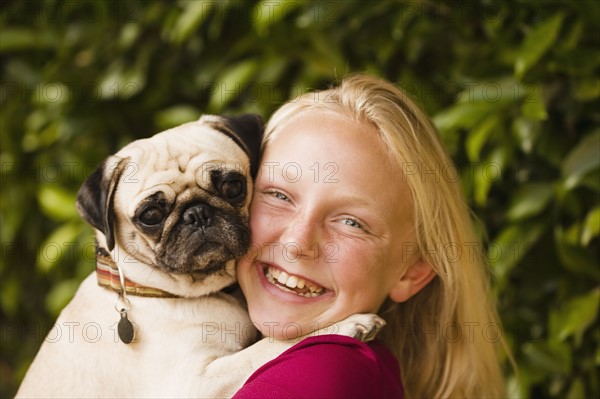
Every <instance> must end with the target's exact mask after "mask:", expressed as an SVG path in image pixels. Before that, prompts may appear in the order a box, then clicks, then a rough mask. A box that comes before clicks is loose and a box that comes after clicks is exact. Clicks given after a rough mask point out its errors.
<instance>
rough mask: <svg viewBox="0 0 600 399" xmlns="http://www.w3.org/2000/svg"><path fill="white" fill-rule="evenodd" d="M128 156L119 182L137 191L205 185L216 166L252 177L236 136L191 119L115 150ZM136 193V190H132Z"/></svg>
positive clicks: (120, 155) (122, 156) (122, 155)
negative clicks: (235, 140)
mask: <svg viewBox="0 0 600 399" xmlns="http://www.w3.org/2000/svg"><path fill="white" fill-rule="evenodd" d="M116 155H117V156H118V157H121V158H127V159H128V160H127V164H126V166H125V168H124V171H123V174H122V176H121V179H120V183H119V184H123V185H128V184H129V185H130V186H129V187H131V188H132V189H133V187H134V185H135V188H136V189H135V190H128V191H135V192H137V193H140V192H146V191H152V190H153V188H155V187H157V186H165V185H166V186H170V187H171V189H172V190H174V191H175V192H177V191H180V190H182V189H184V188H185V187H189V186H192V185H196V186H200V187H205V186H207V185H208V184H209V182H210V172H211V171H212V170H215V169H219V170H235V171H237V172H239V173H241V174H243V175H245V176H246V178H247V179H248V180H250V160H249V158H248V156H247V155H246V153H245V152H244V150H242V148H240V147H239V146H238V145H237V144H236V143H235V142H234V141H233V140H231V139H230V138H229V137H227V136H226V135H224V134H223V133H221V132H218V131H216V130H214V129H212V128H210V127H208V126H206V125H203V124H198V123H190V124H186V125H182V126H178V127H177V128H174V129H171V130H167V131H165V132H162V133H159V134H156V135H154V136H152V137H150V138H148V139H143V140H137V141H134V142H132V143H131V144H129V145H127V146H126V147H124V148H123V149H122V150H121V151H119V152H118V153H117V154H116ZM131 194H133V193H131Z"/></svg>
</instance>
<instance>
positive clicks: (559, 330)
mask: <svg viewBox="0 0 600 399" xmlns="http://www.w3.org/2000/svg"><path fill="white" fill-rule="evenodd" d="M599 308H600V288H595V289H593V290H592V291H591V292H589V293H587V294H585V295H581V296H578V297H575V298H572V299H571V300H569V301H568V302H567V303H566V304H564V305H563V306H562V307H561V308H560V309H558V310H554V311H551V313H550V328H551V330H550V331H551V333H552V334H553V336H552V337H550V338H551V339H558V340H560V341H564V340H565V339H567V338H568V337H571V336H575V337H576V342H578V343H581V338H582V336H583V333H584V332H585V331H586V330H587V329H588V327H589V326H591V325H592V324H593V323H594V321H595V320H596V318H597V317H598V310H599Z"/></svg>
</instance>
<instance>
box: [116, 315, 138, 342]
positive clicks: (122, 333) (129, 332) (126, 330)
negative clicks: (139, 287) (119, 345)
mask: <svg viewBox="0 0 600 399" xmlns="http://www.w3.org/2000/svg"><path fill="white" fill-rule="evenodd" d="M117 331H118V332H119V338H120V339H121V341H122V342H123V343H124V344H129V343H131V341H133V335H134V333H135V331H134V330H133V324H131V322H130V321H129V319H128V318H127V311H126V310H125V309H121V320H119V325H118V326H117Z"/></svg>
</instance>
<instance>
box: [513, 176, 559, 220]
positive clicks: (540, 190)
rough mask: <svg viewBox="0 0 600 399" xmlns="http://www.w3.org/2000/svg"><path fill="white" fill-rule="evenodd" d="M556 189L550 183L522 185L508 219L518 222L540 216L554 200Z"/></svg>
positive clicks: (515, 196)
mask: <svg viewBox="0 0 600 399" xmlns="http://www.w3.org/2000/svg"><path fill="white" fill-rule="evenodd" d="M553 194H554V187H553V185H552V184H550V183H529V184H524V185H522V186H521V187H520V188H519V189H518V191H517V192H516V193H515V194H514V197H513V199H512V201H511V205H510V208H509V209H508V212H507V217H508V219H509V220H511V221H517V220H522V219H526V218H529V217H531V216H535V215H538V214H540V213H541V212H542V211H543V210H544V209H546V207H547V206H548V204H549V203H550V200H551V199H552V197H553Z"/></svg>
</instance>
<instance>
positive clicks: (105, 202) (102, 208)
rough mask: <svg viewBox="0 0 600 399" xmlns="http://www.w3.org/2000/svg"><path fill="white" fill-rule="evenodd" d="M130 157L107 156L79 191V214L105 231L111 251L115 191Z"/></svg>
mask: <svg viewBox="0 0 600 399" xmlns="http://www.w3.org/2000/svg"><path fill="white" fill-rule="evenodd" d="M128 159H129V158H119V157H116V156H111V157H109V158H107V159H106V160H105V161H104V162H103V163H102V164H101V165H100V166H99V167H98V168H97V169H96V170H95V171H94V172H93V173H92V174H91V175H90V176H88V178H87V179H86V180H85V182H84V183H83V185H82V186H81V188H80V189H79V192H78V193H77V203H76V207H77V210H78V211H79V214H80V215H81V217H82V218H83V219H84V220H85V221H86V222H88V223H89V224H91V225H92V226H94V227H95V228H96V229H98V230H100V231H101V232H102V233H104V236H105V237H106V244H107V245H108V250H109V251H112V249H113V248H114V247H115V237H114V219H115V213H114V198H115V192H116V190H117V183H118V182H119V179H120V177H121V175H122V174H123V171H124V170H125V168H126V167H127V160H128Z"/></svg>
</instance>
